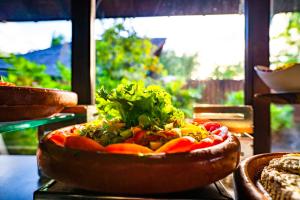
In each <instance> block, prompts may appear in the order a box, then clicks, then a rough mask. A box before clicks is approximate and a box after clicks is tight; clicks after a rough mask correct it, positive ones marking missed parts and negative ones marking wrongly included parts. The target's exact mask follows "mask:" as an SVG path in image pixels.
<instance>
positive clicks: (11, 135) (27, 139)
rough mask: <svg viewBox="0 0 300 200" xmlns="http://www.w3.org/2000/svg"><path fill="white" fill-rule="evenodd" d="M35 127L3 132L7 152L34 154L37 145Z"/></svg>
mask: <svg viewBox="0 0 300 200" xmlns="http://www.w3.org/2000/svg"><path fill="white" fill-rule="evenodd" d="M36 135H37V129H36V128H29V129H25V130H23V131H15V132H8V133H3V134H2V137H3V140H4V142H5V145H6V148H7V150H8V153H9V154H35V153H36V148H37V145H38V140H37V137H36Z"/></svg>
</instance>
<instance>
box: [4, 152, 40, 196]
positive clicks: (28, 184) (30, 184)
mask: <svg viewBox="0 0 300 200" xmlns="http://www.w3.org/2000/svg"><path fill="white" fill-rule="evenodd" d="M41 185H42V184H41V183H40V182H39V175H38V170H37V162H36V157H35V156H10V155H0V199H1V200H19V199H20V200H27V199H29V200H30V199H33V192H34V191H35V190H37V189H38V188H39V187H40V186H41Z"/></svg>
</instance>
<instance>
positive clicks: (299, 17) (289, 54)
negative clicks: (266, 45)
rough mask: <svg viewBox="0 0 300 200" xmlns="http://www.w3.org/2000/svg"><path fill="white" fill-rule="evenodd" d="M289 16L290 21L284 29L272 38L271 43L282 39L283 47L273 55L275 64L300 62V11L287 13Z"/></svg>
mask: <svg viewBox="0 0 300 200" xmlns="http://www.w3.org/2000/svg"><path fill="white" fill-rule="evenodd" d="M285 15H286V16H287V17H288V23H287V25H286V27H284V28H283V31H282V32H280V33H279V34H278V35H275V36H274V37H272V38H271V41H270V44H271V47H272V44H273V43H274V44H275V43H276V42H278V41H281V42H282V43H283V44H284V45H283V48H282V49H281V50H280V51H279V52H276V53H275V54H272V55H271V59H270V60H271V63H272V64H273V65H277V64H282V63H299V62H300V39H299V38H300V26H299V24H300V12H292V13H286V14H285Z"/></svg>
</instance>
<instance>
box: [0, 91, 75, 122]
mask: <svg viewBox="0 0 300 200" xmlns="http://www.w3.org/2000/svg"><path fill="white" fill-rule="evenodd" d="M76 104H77V95H76V93H74V92H68V91H62V90H55V89H45V88H32V87H11V86H1V87H0V121H16V120H28V119H37V118H42V117H48V116H51V115H53V114H55V113H58V112H60V111H61V110H62V109H63V108H64V107H66V106H75V105H76Z"/></svg>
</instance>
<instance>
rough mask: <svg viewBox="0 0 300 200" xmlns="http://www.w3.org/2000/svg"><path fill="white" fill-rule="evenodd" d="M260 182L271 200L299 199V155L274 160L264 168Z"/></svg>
mask: <svg viewBox="0 0 300 200" xmlns="http://www.w3.org/2000/svg"><path fill="white" fill-rule="evenodd" d="M260 182H261V184H262V185H263V187H264V189H265V190H266V191H267V192H268V193H269V195H270V196H271V198H272V199H291V200H299V199H300V153H298V154H286V155H283V156H282V157H279V158H274V159H272V160H271V161H270V162H269V165H268V166H266V167H264V169H263V171H262V173H261V177H260Z"/></svg>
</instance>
